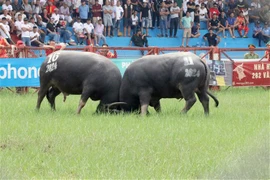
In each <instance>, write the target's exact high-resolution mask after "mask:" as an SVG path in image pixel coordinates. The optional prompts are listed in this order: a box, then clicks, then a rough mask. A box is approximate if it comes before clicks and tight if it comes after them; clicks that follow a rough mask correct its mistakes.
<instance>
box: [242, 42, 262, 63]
mask: <svg viewBox="0 0 270 180" xmlns="http://www.w3.org/2000/svg"><path fill="white" fill-rule="evenodd" d="M248 48H249V50H250V51H249V52H248V53H246V54H245V55H244V59H259V55H258V54H256V53H255V52H254V49H255V48H256V46H255V45H254V44H249V45H248Z"/></svg>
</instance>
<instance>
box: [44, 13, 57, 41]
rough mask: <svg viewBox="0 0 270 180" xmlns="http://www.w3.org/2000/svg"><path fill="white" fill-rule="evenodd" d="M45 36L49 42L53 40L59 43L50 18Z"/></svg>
mask: <svg viewBox="0 0 270 180" xmlns="http://www.w3.org/2000/svg"><path fill="white" fill-rule="evenodd" d="M46 28H47V35H48V36H49V40H50V41H51V40H54V41H55V42H58V41H59V37H58V34H57V32H56V27H55V25H54V19H53V18H51V19H50V21H49V22H48V23H47V25H46Z"/></svg>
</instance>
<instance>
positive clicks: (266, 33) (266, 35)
mask: <svg viewBox="0 0 270 180" xmlns="http://www.w3.org/2000/svg"><path fill="white" fill-rule="evenodd" d="M262 38H263V42H264V43H267V42H268V41H270V27H269V24H268V23H267V22H265V23H264V27H263V28H262Z"/></svg>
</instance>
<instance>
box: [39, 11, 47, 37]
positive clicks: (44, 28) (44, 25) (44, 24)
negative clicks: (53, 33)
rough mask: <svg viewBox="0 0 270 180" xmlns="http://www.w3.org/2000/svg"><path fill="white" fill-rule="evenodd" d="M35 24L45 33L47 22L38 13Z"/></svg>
mask: <svg viewBox="0 0 270 180" xmlns="http://www.w3.org/2000/svg"><path fill="white" fill-rule="evenodd" d="M36 24H37V26H38V28H39V29H41V30H42V31H43V32H44V33H45V34H46V33H47V28H46V27H47V23H45V22H43V21H42V18H41V16H40V15H38V16H37V22H36Z"/></svg>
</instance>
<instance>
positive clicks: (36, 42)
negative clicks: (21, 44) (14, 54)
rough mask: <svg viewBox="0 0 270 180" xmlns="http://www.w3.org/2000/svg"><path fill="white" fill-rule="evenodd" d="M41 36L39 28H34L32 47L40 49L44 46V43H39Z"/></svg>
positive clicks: (31, 33)
mask: <svg viewBox="0 0 270 180" xmlns="http://www.w3.org/2000/svg"><path fill="white" fill-rule="evenodd" d="M39 36H40V35H39V33H38V31H37V26H34V27H33V31H31V32H30V41H31V46H35V47H39V46H42V45H43V43H42V42H40V41H39Z"/></svg>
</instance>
